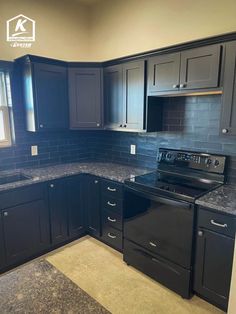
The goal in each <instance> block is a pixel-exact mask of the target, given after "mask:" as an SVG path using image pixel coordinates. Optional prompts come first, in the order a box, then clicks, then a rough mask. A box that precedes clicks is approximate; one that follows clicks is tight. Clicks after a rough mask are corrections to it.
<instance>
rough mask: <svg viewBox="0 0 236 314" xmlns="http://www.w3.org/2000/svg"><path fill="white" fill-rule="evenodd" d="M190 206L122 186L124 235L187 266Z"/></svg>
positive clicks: (189, 237)
mask: <svg viewBox="0 0 236 314" xmlns="http://www.w3.org/2000/svg"><path fill="white" fill-rule="evenodd" d="M193 220H194V205H193V204H190V203H187V202H184V201H176V200H172V199H168V198H165V197H164V198H163V197H159V196H156V195H153V194H150V193H147V192H143V191H140V190H138V189H133V188H130V187H126V188H125V202H124V237H125V238H126V239H128V240H130V241H132V242H134V243H136V244H138V245H140V246H142V247H143V248H146V249H147V250H149V251H151V252H153V253H155V254H156V255H159V256H161V257H163V258H165V259H167V260H169V261H171V262H173V263H176V264H178V265H180V266H182V267H184V268H187V269H190V266H191V256H192V254H191V252H192V240H193V227H194V225H193Z"/></svg>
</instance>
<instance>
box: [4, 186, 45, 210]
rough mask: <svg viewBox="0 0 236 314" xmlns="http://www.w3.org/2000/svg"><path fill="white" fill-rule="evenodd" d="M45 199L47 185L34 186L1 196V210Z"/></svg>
mask: <svg viewBox="0 0 236 314" xmlns="http://www.w3.org/2000/svg"><path fill="white" fill-rule="evenodd" d="M43 198H45V185H43V184H34V185H32V186H27V187H24V188H18V189H15V190H11V191H9V192H4V193H1V194H0V204H1V209H5V208H8V207H13V206H16V205H19V204H24V203H28V202H32V201H34V200H39V199H43Z"/></svg>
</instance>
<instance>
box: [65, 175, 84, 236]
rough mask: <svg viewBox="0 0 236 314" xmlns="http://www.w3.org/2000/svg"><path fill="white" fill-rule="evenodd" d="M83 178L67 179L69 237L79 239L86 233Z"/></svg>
mask: <svg viewBox="0 0 236 314" xmlns="http://www.w3.org/2000/svg"><path fill="white" fill-rule="evenodd" d="M82 184H83V177H82V176H80V177H79V176H74V177H70V178H67V179H66V197H67V209H68V231H69V237H70V238H74V237H79V236H81V235H82V234H83V233H84V232H85V218H84V215H85V213H84V208H83V198H82Z"/></svg>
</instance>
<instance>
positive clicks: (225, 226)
mask: <svg viewBox="0 0 236 314" xmlns="http://www.w3.org/2000/svg"><path fill="white" fill-rule="evenodd" d="M211 224H212V225H214V226H217V227H221V228H227V227H228V225H227V224H219V223H218V222H215V221H214V220H213V219H211Z"/></svg>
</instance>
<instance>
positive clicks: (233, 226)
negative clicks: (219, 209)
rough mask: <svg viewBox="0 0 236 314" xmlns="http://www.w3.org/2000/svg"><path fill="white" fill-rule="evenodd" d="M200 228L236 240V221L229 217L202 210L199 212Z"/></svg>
mask: <svg viewBox="0 0 236 314" xmlns="http://www.w3.org/2000/svg"><path fill="white" fill-rule="evenodd" d="M198 226H199V227H203V228H206V229H209V230H212V231H215V232H218V233H221V234H224V235H227V236H230V237H233V238H234V236H235V231H236V219H235V218H234V217H231V216H228V215H224V214H220V213H215V212H212V211H209V210H207V209H204V208H200V209H199V212H198Z"/></svg>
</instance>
